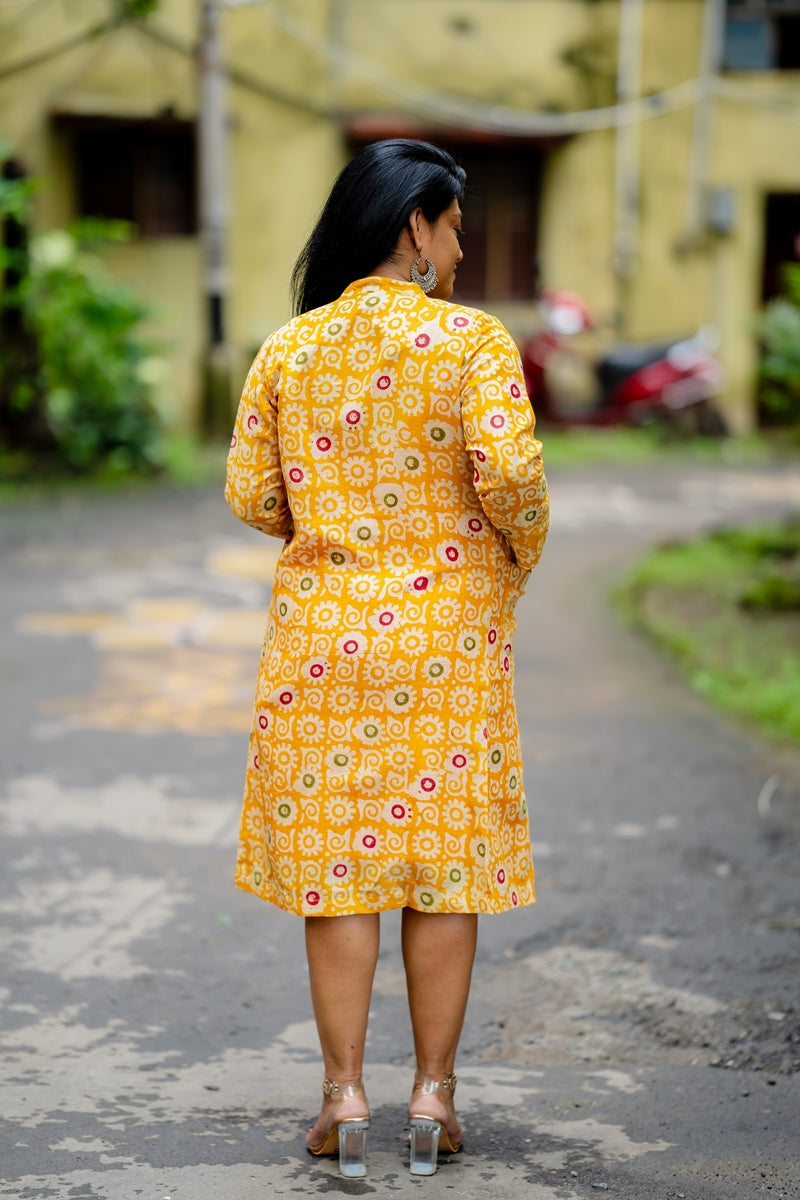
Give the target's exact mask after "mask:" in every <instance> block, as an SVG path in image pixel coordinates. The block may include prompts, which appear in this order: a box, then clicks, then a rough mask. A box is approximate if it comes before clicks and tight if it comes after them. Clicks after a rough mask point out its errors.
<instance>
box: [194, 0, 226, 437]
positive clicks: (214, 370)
mask: <svg viewBox="0 0 800 1200" xmlns="http://www.w3.org/2000/svg"><path fill="white" fill-rule="evenodd" d="M219 24H220V22H219V4H218V0H200V39H199V61H198V67H199V97H198V147H199V155H200V162H199V184H200V240H201V246H202V254H203V286H204V292H205V310H206V343H205V361H204V373H203V384H204V395H203V426H204V429H205V432H206V433H209V434H214V433H227V432H229V431H230V426H231V420H232V413H231V379H230V376H231V371H230V354H229V347H228V341H227V327H226V321H227V305H226V301H227V293H228V283H229V277H228V267H227V237H228V144H227V143H228V131H227V112H226V86H225V84H226V80H225V70H224V67H223V63H222V45H221V39H220V28H219Z"/></svg>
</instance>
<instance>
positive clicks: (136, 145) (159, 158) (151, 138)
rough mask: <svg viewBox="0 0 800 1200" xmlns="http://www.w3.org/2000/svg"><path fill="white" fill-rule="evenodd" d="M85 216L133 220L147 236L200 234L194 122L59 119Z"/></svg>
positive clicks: (77, 196) (94, 118)
mask: <svg viewBox="0 0 800 1200" xmlns="http://www.w3.org/2000/svg"><path fill="white" fill-rule="evenodd" d="M55 122H56V127H57V129H59V130H60V131H61V132H62V133H63V135H64V136H65V137H66V138H67V139H68V141H69V145H70V150H71V157H72V162H73V169H74V178H75V197H76V207H77V212H78V215H79V216H82V217H107V218H114V219H121V220H125V221H132V222H133V223H134V224H135V225H136V227H137V229H138V232H139V234H140V235H141V236H142V237H150V238H157V237H170V236H179V235H190V234H194V233H196V231H197V185H196V178H195V175H196V149H195V128H194V124H193V123H192V122H189V121H178V120H172V119H164V120H132V119H121V118H116V117H77V116H71V115H70V116H57V117H56V118H55Z"/></svg>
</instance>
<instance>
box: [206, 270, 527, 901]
mask: <svg viewBox="0 0 800 1200" xmlns="http://www.w3.org/2000/svg"><path fill="white" fill-rule="evenodd" d="M226 496H227V499H228V502H229V503H230V505H231V507H232V509H233V511H234V512H235V514H236V516H237V517H239V518H240V519H241V520H243V521H245V522H246V523H247V524H249V525H252V526H253V527H255V528H256V529H259V530H262V531H263V532H264V533H268V534H273V535H275V536H277V537H282V538H284V539H285V543H286V544H285V546H284V549H283V551H282V553H281V556H280V560H279V563H278V568H277V573H276V578H275V586H274V589H273V596H272V603H271V605H270V610H269V614H268V617H267V628H266V632H265V637H264V644H263V647H262V653H261V662H260V668H259V677H258V686H257V693H256V703H255V713H254V720H253V730H252V734H251V739H250V751H249V758H248V768H247V780H246V789H245V797H244V808H243V814H242V823H241V831H240V843H239V855H238V863H237V876H236V882H237V884H238V886H240V887H242V888H244V889H245V890H247V891H252V892H254V893H255V894H257V895H258V896H260V897H262V898H263V899H264V900H268V901H271V902H273V903H275V904H277V905H279V906H280V907H281V908H283V909H286V910H288V911H290V912H295V913H300V914H307V915H308V914H316V915H329V916H334V915H337V914H347V913H361V912H378V911H381V910H384V909H390V908H400V907H403V906H406V905H410V906H411V907H413V908H416V909H419V910H421V911H425V912H502V911H504V910H506V909H508V908H513V907H515V906H517V905H523V904H530V903H533V901H534V899H535V893H534V878H533V864H532V862H531V852H530V840H529V832H528V813H527V804H526V800H525V793H524V788H523V782H522V763H521V754H520V746H519V733H518V727H517V717H516V710H515V707H514V693H513V674H514V672H513V657H512V652H511V638H512V634H513V631H514V627H515V622H514V607H515V604H516V602H517V600H518V599H519V597H520V595H521V594H522V591H523V589H524V587H525V583H526V580H527V578H528V574H529V572H530V570H531V568H532V567H534V566H535V564H536V563H537V561H538V559H539V556H540V554H541V552H542V547H543V544H544V540H545V536H546V533H547V526H548V518H549V501H548V494H547V485H546V482H545V478H544V473H543V470H542V461H541V445H540V443H539V442H538V441H537V440H536V438H535V437H534V423H533V414H532V413H531V409H530V404H529V403H528V399H527V396H526V393H525V388H524V384H523V380H522V373H521V369H520V363H519V355H518V352H517V349H516V346H515V345H514V343H513V341H512V340H511V338H510V337H509V335H508V333H507V332H506V331H505V329H504V328H503V327H502V325H501V324H500V323H499V322H498V321H497V320H496V319H495V318H493V317H491V316H488V315H486V314H484V313H480V312H477V311H475V310H472V309H468V308H463V307H461V306H458V305H453V304H449V303H446V302H444V301H441V300H433V299H430V298H429V297H427V296H425V295H424V293H423V292H422V291H421V290H420V289H419V288H418V287H417V286H416V285H415V284H412V283H403V282H397V281H394V280H386V279H378V278H370V279H362V280H358V281H357V282H356V283H353V284H351V285H350V287H348V288H347V289H346V290H345V292H344V293H343V294H342V296H341V297H340V298H339V299H338V300H337V301H335V302H334V303H332V304H329V305H326V306H325V307H323V308H320V309H316V310H315V311H313V312H310V313H306V314H304V315H303V316H300V317H297V318H295V319H294V320H293V321H291V322H289V324H288V325H286V326H284V327H283V329H281V330H279V331H278V332H277V333H276V334H274V335H273V336H272V337H271V338H269V339H268V340H267V342H265V344H264V346H263V347H262V349H261V351H260V353H259V354H258V357H257V358H256V360H255V362H254V363H253V366H252V368H251V370H250V374H249V376H248V379H247V382H246V384H245V388H244V393H243V395H242V400H241V404H240V406H239V412H238V416H237V420H236V427H235V431H234V436H233V440H232V443H231V451H230V456H229V460H228V481H227V488H226Z"/></svg>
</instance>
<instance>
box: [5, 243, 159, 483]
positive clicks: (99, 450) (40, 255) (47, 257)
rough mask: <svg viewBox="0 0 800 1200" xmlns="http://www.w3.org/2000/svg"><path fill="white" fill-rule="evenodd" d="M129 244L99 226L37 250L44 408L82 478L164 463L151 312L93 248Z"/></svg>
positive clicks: (34, 299)
mask: <svg viewBox="0 0 800 1200" xmlns="http://www.w3.org/2000/svg"><path fill="white" fill-rule="evenodd" d="M127 236H128V233H127V230H125V229H124V228H120V227H119V225H105V226H104V227H98V224H97V223H96V222H93V223H92V225H91V226H89V227H88V228H83V229H80V228H79V229H77V230H76V231H74V232H73V233H66V232H64V231H62V230H58V231H54V232H52V233H46V234H42V235H41V236H39V237H38V238H36V239H34V241H33V244H32V247H31V270H30V275H29V283H28V288H27V295H26V310H27V314H28V319H29V322H30V324H31V327H32V328H33V330H34V332H35V335H36V340H37V343H38V346H39V354H40V371H39V385H40V388H41V390H42V393H43V396H44V410H45V414H46V417H47V422H48V425H49V428H50V430H51V431H52V434H53V437H54V439H55V442H56V444H57V447H58V451H59V454H60V456H61V457H62V458H63V460H64V462H65V463H66V464H67V465H68V466H69V467H70V468H72V469H73V470H75V471H79V472H84V471H89V470H92V469H94V468H96V467H97V466H98V465H100V464H101V463H104V462H106V463H109V464H110V465H111V466H113V467H117V468H119V469H120V470H132V471H140V472H141V471H146V470H148V469H150V468H152V467H153V466H154V465H156V462H157V458H158V449H157V447H158V437H159V421H158V417H157V413H156V408H155V405H154V386H155V383H156V380H157V376H158V364H157V361H154V354H153V348H152V346H150V344H149V343H148V342H147V341H146V339H145V338H144V337H143V336H142V333H141V325H142V322H143V321H144V320H145V319H146V318H147V317H148V315H149V312H148V309H147V308H146V307H145V305H143V304H142V303H141V302H140V301H139V300H137V299H136V298H135V297H134V296H133V295H132V294H131V293H130V292H129V291H128V290H127V289H126V288H123V287H120V286H119V285H118V284H116V283H114V282H113V281H112V280H111V279H110V278H109V276H108V274H107V272H106V271H105V269H104V266H103V264H102V262H101V261H100V259H99V258H98V257H96V255H94V254H92V253H91V250H90V247H91V245H92V244H96V243H97V242H98V241H99V240H100V239H103V240H110V239H113V240H116V241H118V240H121V239H122V238H124V237H127Z"/></svg>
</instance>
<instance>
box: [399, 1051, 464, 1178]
mask: <svg viewBox="0 0 800 1200" xmlns="http://www.w3.org/2000/svg"><path fill="white" fill-rule="evenodd" d="M457 1082H458V1080H457V1079H456V1076H455V1074H450V1075H446V1076H445V1077H444V1079H425V1078H423V1077H422V1076H419V1075H418V1076H417V1078H416V1080H415V1082H414V1093H413V1094H412V1097H411V1104H410V1106H409V1110H408V1123H409V1126H410V1127H411V1138H410V1141H411V1161H410V1164H409V1169H410V1171H411V1174H412V1175H433V1174H434V1173H435V1171H436V1167H437V1163H438V1158H439V1153H440V1152H441V1153H442V1154H457V1153H458V1152H459V1150H460V1149H461V1145H462V1143H461V1139H460V1138H459V1140H458V1141H457V1142H454V1141H453V1140H452V1139H451V1137H450V1133H449V1131H448V1129H447V1126H446V1125H445V1124H444V1123H443V1122H442V1121H439V1120H437V1119H436V1118H435V1117H432V1116H431V1115H430V1114H429V1113H423V1112H419V1111H415V1109H419V1108H424V1107H425V1103H424V1101H421V1097H423V1096H430V1095H432V1094H434V1093H436V1092H438V1091H439V1090H440V1089H444V1091H446V1092H449V1093H450V1105H449V1107H452V1103H453V1093H454V1092H455V1090H456V1083H457ZM454 1115H455V1114H454Z"/></svg>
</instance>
